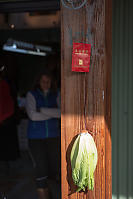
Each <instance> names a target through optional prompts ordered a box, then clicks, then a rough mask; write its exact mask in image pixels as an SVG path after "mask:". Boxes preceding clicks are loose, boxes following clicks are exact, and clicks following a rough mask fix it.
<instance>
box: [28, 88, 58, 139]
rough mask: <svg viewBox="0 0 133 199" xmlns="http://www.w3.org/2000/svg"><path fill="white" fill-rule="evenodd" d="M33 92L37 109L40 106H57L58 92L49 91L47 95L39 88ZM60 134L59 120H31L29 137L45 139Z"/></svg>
mask: <svg viewBox="0 0 133 199" xmlns="http://www.w3.org/2000/svg"><path fill="white" fill-rule="evenodd" d="M31 94H32V95H33V96H34V98H35V100H36V109H40V108H42V107H43V108H45V107H47V108H57V102H56V99H57V93H54V92H48V94H47V96H44V95H43V93H42V92H41V91H40V90H39V89H38V90H35V91H31ZM57 136H59V120H58V119H56V118H51V119H48V120H43V121H32V120H29V125H28V138H29V139H44V138H49V137H57Z"/></svg>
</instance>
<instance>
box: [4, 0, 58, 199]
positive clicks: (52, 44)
mask: <svg viewBox="0 0 133 199" xmlns="http://www.w3.org/2000/svg"><path fill="white" fill-rule="evenodd" d="M49 2H51V4H50V3H49ZM0 4H1V6H0V27H1V29H0V52H1V53H0V54H1V55H0V58H1V60H2V64H3V63H4V65H5V67H6V73H7V76H8V78H9V79H10V81H11V82H12V84H13V85H14V86H15V93H16V99H17V106H18V110H19V111H18V116H17V117H18V118H17V119H18V123H17V135H18V145H19V151H20V156H19V157H18V158H17V159H16V160H14V161H12V160H11V161H7V162H4V161H1V163H0V175H1V176H0V194H2V195H3V196H2V197H3V198H4V197H7V198H8V199H14V198H19V199H30V198H31V199H37V198H38V195H37V193H36V185H35V183H34V176H33V173H34V171H33V170H34V166H35V161H34V157H33V156H32V154H31V152H30V150H29V145H28V139H27V123H28V116H27V113H26V110H25V103H26V94H27V92H28V91H29V90H30V89H31V88H32V86H33V83H34V80H35V77H36V76H37V74H39V73H40V72H41V71H42V70H47V69H48V70H49V71H51V73H52V74H53V76H54V78H55V81H56V83H57V87H58V90H59V91H60V88H61V82H60V79H61V77H60V73H61V71H60V70H61V69H60V68H61V66H60V65H61V64H60V53H61V52H60V46H61V45H60V43H61V36H60V10H59V2H58V1H26V0H25V1H18V2H17V3H16V2H15V1H12V2H10V3H9V2H8V1H7V2H6V1H5V2H2V3H1V2H0ZM9 11H10V12H9ZM16 44H18V46H19V47H17V48H20V51H19V50H18V51H17V50H16V51H15V50H14V49H15V45H16ZM11 46H12V47H13V46H14V47H13V48H14V49H13V50H12V49H11V48H10V47H11ZM4 47H7V48H5V49H4ZM39 48H40V49H39ZM44 49H45V50H44ZM44 51H45V52H44ZM39 53H40V54H39ZM43 53H44V54H43ZM43 55H44V56H43ZM59 126H60V119H59ZM59 128H60V127H59ZM7 139H8V138H7ZM3 153H4V151H3ZM59 176H60V171H59ZM59 176H58V177H57V181H54V180H53V179H52V180H51V179H50V180H49V181H48V186H49V190H50V196H51V199H56V198H57V199H59V198H60V177H59Z"/></svg>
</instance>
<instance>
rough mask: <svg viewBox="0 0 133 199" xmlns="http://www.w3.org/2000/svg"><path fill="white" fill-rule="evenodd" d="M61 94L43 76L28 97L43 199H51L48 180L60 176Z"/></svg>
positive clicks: (37, 177)
mask: <svg viewBox="0 0 133 199" xmlns="http://www.w3.org/2000/svg"><path fill="white" fill-rule="evenodd" d="M59 93H60V92H59V91H58V90H57V88H56V84H55V83H54V81H53V77H52V75H51V74H50V73H48V72H45V73H41V74H40V75H39V76H38V78H37V80H36V84H35V87H34V89H33V90H31V91H29V92H28V93H27V96H26V111H27V114H28V117H29V124H28V130H27V131H28V132H27V133H28V140H29V148H30V151H31V153H32V156H33V158H34V160H35V181H36V185H37V192H38V195H39V198H40V199H49V198H50V195H49V190H48V184H47V180H48V179H49V178H56V176H57V175H58V174H59V172H60V166H59V164H60V161H59V159H60V129H59V121H60V120H59V118H60V115H61V114H60V102H59V101H60V100H59V99H60V94H59Z"/></svg>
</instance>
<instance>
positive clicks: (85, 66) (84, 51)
mask: <svg viewBox="0 0 133 199" xmlns="http://www.w3.org/2000/svg"><path fill="white" fill-rule="evenodd" d="M90 55H91V44H84V43H73V52H72V71H76V72H89V66H90Z"/></svg>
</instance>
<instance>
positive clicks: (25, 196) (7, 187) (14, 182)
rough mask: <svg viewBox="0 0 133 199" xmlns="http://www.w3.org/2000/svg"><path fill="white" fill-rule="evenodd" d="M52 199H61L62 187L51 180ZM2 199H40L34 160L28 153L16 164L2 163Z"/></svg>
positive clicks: (0, 183) (0, 164)
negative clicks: (35, 181) (34, 173)
mask: <svg viewBox="0 0 133 199" xmlns="http://www.w3.org/2000/svg"><path fill="white" fill-rule="evenodd" d="M48 184H49V189H50V193H51V199H60V198H61V197H60V185H59V184H58V183H57V182H55V181H53V180H49V183H48ZM0 199H38V197H37V193H36V186H35V183H34V178H33V164H32V159H31V157H30V155H29V153H28V152H27V151H22V152H21V158H19V159H18V160H16V161H14V162H8V164H7V163H5V162H0Z"/></svg>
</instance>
